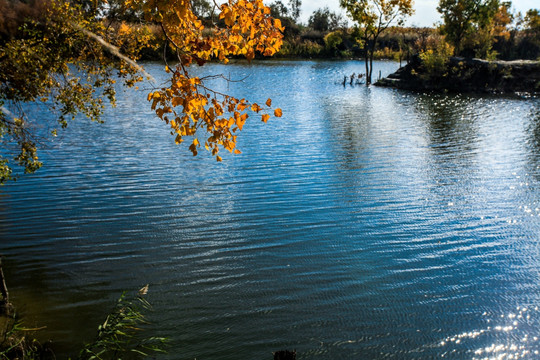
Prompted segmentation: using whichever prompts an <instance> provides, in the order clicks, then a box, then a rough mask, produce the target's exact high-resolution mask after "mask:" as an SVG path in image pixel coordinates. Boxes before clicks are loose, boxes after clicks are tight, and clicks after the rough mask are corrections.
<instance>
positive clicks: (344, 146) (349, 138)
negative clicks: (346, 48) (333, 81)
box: [323, 88, 374, 170]
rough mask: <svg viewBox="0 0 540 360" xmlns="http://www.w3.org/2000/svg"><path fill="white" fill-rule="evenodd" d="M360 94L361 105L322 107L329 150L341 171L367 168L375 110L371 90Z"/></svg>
mask: <svg viewBox="0 0 540 360" xmlns="http://www.w3.org/2000/svg"><path fill="white" fill-rule="evenodd" d="M361 91H362V94H361V95H360V96H359V97H360V98H361V101H359V102H355V103H354V104H351V103H348V104H345V105H343V106H336V105H335V104H332V103H325V104H323V112H324V115H323V116H324V118H325V119H328V128H329V133H330V150H331V152H332V153H333V157H334V159H335V161H336V164H337V165H338V166H339V167H340V168H341V170H359V169H362V168H363V167H364V166H365V164H366V161H365V159H366V157H367V156H368V152H369V146H368V144H369V143H370V142H371V136H370V133H371V129H370V128H371V124H370V122H371V119H372V118H373V111H374V110H373V106H372V101H370V99H371V95H372V94H371V89H369V88H365V89H362V90H361Z"/></svg>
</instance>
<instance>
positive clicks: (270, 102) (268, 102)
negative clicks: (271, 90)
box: [266, 98, 272, 106]
mask: <svg viewBox="0 0 540 360" xmlns="http://www.w3.org/2000/svg"><path fill="white" fill-rule="evenodd" d="M266 106H272V99H270V98H269V99H268V100H266Z"/></svg>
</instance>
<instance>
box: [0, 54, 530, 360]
mask: <svg viewBox="0 0 540 360" xmlns="http://www.w3.org/2000/svg"><path fill="white" fill-rule="evenodd" d="M147 67H148V69H149V71H150V72H152V73H155V74H156V76H157V77H159V73H160V69H161V66H158V65H152V64H148V66H147ZM396 68H397V64H396V63H393V62H378V63H377V64H376V69H375V70H376V71H375V73H377V72H378V70H379V69H380V70H381V72H382V74H383V75H385V74H388V73H389V72H391V71H394V70H395V69H396ZM362 69H363V63H362V62H357V61H349V62H315V61H313V62H310V61H306V62H296V61H287V62H278V61H266V62H262V63H255V64H254V65H247V64H245V63H238V64H232V65H230V66H226V67H223V66H221V65H217V64H210V65H209V66H205V67H204V68H202V69H196V70H195V71H197V72H201V74H213V73H224V74H225V75H227V76H230V77H231V78H233V79H243V78H246V77H247V78H246V80H244V81H243V82H241V83H226V82H224V81H218V82H216V83H215V84H214V86H215V87H216V89H220V90H223V91H227V92H229V93H231V94H234V95H236V96H238V97H247V98H249V99H251V100H253V101H259V102H261V103H264V101H265V100H266V99H267V98H268V97H271V98H272V99H273V104H274V105H277V106H279V107H281V108H282V109H283V113H284V116H283V117H282V118H281V119H272V120H270V121H269V123H268V124H263V123H262V122H260V121H259V120H258V119H254V120H250V121H249V122H248V124H247V125H246V126H245V128H244V131H243V132H242V134H241V136H239V138H238V139H239V148H240V149H241V150H242V155H236V156H231V155H225V156H224V161H223V163H217V162H215V160H214V159H212V158H211V157H209V156H206V155H205V154H204V151H202V152H201V155H200V156H198V157H195V158H194V157H192V156H191V155H190V153H189V151H188V150H187V149H186V148H184V147H182V146H180V147H179V146H176V145H174V142H173V138H172V137H171V136H170V135H169V133H168V130H167V127H166V125H165V124H163V123H160V121H158V120H157V119H156V118H155V117H154V116H153V115H152V112H151V111H150V109H149V106H148V103H147V102H146V100H145V99H146V92H145V91H140V92H136V91H129V92H127V93H125V94H120V95H119V101H118V107H117V108H116V109H113V110H108V111H107V113H106V116H105V117H104V119H105V124H92V123H88V122H86V121H84V119H80V120H78V121H76V123H72V124H70V126H69V128H68V129H67V130H66V131H65V132H63V133H62V134H61V135H60V136H59V138H58V139H57V141H56V142H55V143H54V144H53V146H51V147H49V148H47V149H46V150H44V151H42V153H41V154H42V158H43V160H44V162H45V167H44V168H43V169H42V170H40V171H39V172H38V173H37V174H35V175H32V176H25V177H23V178H22V179H21V180H19V181H17V182H16V183H11V184H9V185H7V186H4V187H3V188H2V189H0V252H1V253H2V254H3V255H5V256H6V258H5V259H6V260H5V262H6V264H7V268H6V272H7V274H6V275H7V277H8V283H9V286H10V289H11V294H12V297H13V299H12V300H13V302H15V304H16V305H17V306H18V308H19V310H20V312H21V314H22V315H23V317H24V320H25V323H27V324H28V325H31V326H42V325H46V326H47V329H46V330H44V331H43V332H42V333H41V335H40V336H41V337H42V338H49V337H50V338H53V339H54V340H55V342H56V343H57V346H58V355H59V358H64V357H67V355H68V354H74V353H76V352H77V346H78V345H79V344H80V343H82V342H84V341H89V340H91V339H92V336H93V334H94V329H95V328H96V327H97V325H98V324H99V323H100V322H102V321H103V320H104V317H105V315H106V313H107V311H108V310H109V309H110V308H111V307H112V305H113V304H114V301H115V299H116V298H117V297H118V296H119V295H120V294H121V293H122V291H124V290H136V289H138V288H140V287H142V286H143V285H145V284H147V283H148V284H150V294H149V300H150V301H151V302H152V303H153V305H154V308H155V311H154V312H153V313H152V314H150V318H151V320H152V321H153V329H151V330H150V331H151V333H152V334H158V335H165V336H168V337H169V338H170V339H171V348H170V349H169V355H167V356H165V357H164V358H171V359H194V358H197V359H211V360H214V359H238V358H243V359H271V358H272V355H271V352H272V351H275V350H279V349H284V348H289V349H293V348H294V349H296V350H297V351H298V357H299V358H300V359H381V358H390V359H430V358H439V357H445V358H449V359H483V358H497V357H502V358H505V356H506V357H508V358H509V356H510V355H512V356H514V358H525V359H530V358H535V357H536V355H535V354H538V351H539V350H540V342H539V339H538V337H539V336H540V334H539V329H540V310H539V309H538V306H539V304H540V281H539V280H540V260H539V259H540V244H539V233H540V232H539V230H540V100H539V99H534V98H517V97H489V96H465V95H444V94H439V95H437V94H422V93H411V92H403V91H398V90H392V89H384V88H376V87H370V88H366V87H363V86H349V85H347V86H345V87H344V86H342V85H341V84H340V81H341V80H342V79H343V76H344V75H350V74H351V73H353V72H357V73H358V72H361V71H362Z"/></svg>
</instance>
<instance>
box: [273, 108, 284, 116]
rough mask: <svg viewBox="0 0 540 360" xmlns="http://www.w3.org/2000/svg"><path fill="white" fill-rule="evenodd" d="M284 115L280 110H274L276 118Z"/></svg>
mask: <svg viewBox="0 0 540 360" xmlns="http://www.w3.org/2000/svg"><path fill="white" fill-rule="evenodd" d="M282 115H283V112H282V111H281V109H280V108H277V109H276V110H274V116H275V117H281V116H282Z"/></svg>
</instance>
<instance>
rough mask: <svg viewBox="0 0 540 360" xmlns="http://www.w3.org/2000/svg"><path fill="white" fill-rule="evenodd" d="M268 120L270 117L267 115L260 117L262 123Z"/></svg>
mask: <svg viewBox="0 0 540 360" xmlns="http://www.w3.org/2000/svg"><path fill="white" fill-rule="evenodd" d="M268 119H270V115H268V114H263V116H262V121H263V122H267V121H268Z"/></svg>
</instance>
